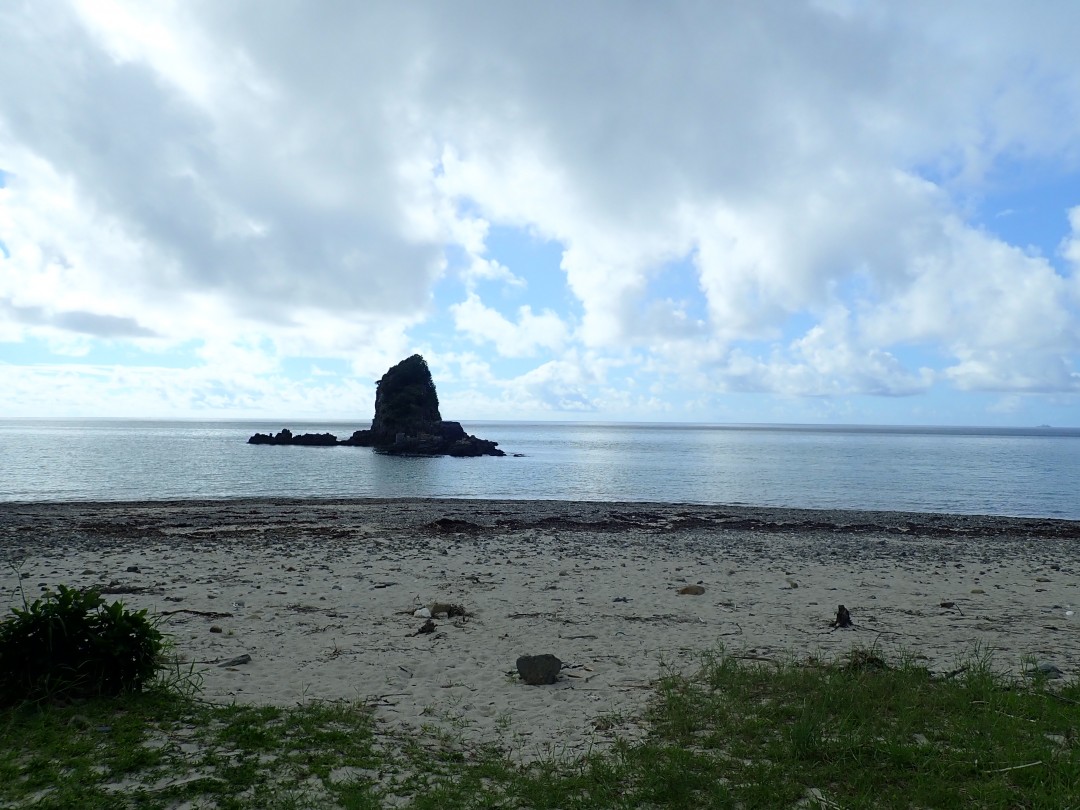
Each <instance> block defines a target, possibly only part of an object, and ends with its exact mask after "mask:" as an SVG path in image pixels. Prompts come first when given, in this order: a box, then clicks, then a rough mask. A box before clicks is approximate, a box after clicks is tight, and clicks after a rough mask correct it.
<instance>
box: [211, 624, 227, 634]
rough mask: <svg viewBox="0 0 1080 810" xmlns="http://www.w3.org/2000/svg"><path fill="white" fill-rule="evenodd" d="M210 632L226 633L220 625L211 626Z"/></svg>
mask: <svg viewBox="0 0 1080 810" xmlns="http://www.w3.org/2000/svg"><path fill="white" fill-rule="evenodd" d="M210 632H211V633H224V632H225V631H224V630H222V629H221V626H220V625H217V624H215V625H211V627H210Z"/></svg>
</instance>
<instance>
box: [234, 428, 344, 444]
mask: <svg viewBox="0 0 1080 810" xmlns="http://www.w3.org/2000/svg"><path fill="white" fill-rule="evenodd" d="M248 444H300V445H305V446H307V447H333V446H334V445H337V444H340V442H339V441H338V437H337V436H335V435H334V434H333V433H301V434H300V435H299V436H294V435H293V432H292V431H291V430H289V429H288V428H284V429H283V430H281V431H280V432H279V433H277V434H270V433H256V434H255V435H254V436H252V437H251V438H250V439H248Z"/></svg>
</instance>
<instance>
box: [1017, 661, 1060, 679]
mask: <svg viewBox="0 0 1080 810" xmlns="http://www.w3.org/2000/svg"><path fill="white" fill-rule="evenodd" d="M1024 674H1025V675H1027V676H1028V677H1029V678H1046V679H1048V680H1051V681H1054V680H1057V679H1058V678H1064V677H1065V673H1064V672H1062V671H1061V670H1060V669H1059V668H1058V667H1056V666H1054V665H1053V664H1051V663H1049V662H1047V661H1042V662H1040V663H1038V664H1036V665H1035V666H1033V667H1028V668H1027V669H1025V670H1024Z"/></svg>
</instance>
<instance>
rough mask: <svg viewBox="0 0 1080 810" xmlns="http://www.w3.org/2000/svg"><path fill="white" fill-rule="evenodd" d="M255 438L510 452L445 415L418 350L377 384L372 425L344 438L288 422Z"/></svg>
mask: <svg viewBox="0 0 1080 810" xmlns="http://www.w3.org/2000/svg"><path fill="white" fill-rule="evenodd" d="M248 443H249V444H296V445H306V446H309V447H329V446H334V445H339V444H341V445H347V446H350V447H373V448H375V451H376V452H379V453H387V454H390V455H401V456H443V455H449V456H504V455H506V454H505V453H504V452H503V451H502V450H500V449H499V447H498V444H497V443H496V442H492V441H488V440H486V439H478V438H477V437H476V436H471V435H469V434H468V433H466V432H465V429H464V428H462V427H461V424H460V423H458V422H448V421H444V420H443V418H442V414H441V413H439V395H438V393H436V391H435V381H434V380H432V379H431V371H430V370H429V369H428V365H427V362H426V361H425V360H424V358H423V357H421V356H420V355H418V354H414V355H413V356H412V357H408V358H406V359H405V360H402V361H401V362H400V363H398V364H397V365H396V366H393V367H392V368H391V369H390V370H389V371H387V372H386V374H384V375H383V376H382V379H381V380H379V383H378V387H377V388H376V389H375V416H374V418H373V419H372V420H371V427H370V428H368V429H367V430H358V431H356V432H355V433H353V434H352V436H350V437H349V438H348V439H344V440H339V439H338V438H337V437H336V436H334V435H333V434H331V433H302V434H300V435H294V434H293V433H292V431H290V430H289V429H288V428H285V429H284V430H282V431H280V432H279V433H277V434H269V433H256V434H255V435H254V436H252V437H251V438H250V439H248Z"/></svg>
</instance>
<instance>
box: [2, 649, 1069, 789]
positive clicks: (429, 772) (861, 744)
mask: <svg viewBox="0 0 1080 810" xmlns="http://www.w3.org/2000/svg"><path fill="white" fill-rule="evenodd" d="M646 722H647V724H648V734H647V736H646V738H645V739H644V740H643V741H642V742H639V743H634V744H630V743H627V742H625V741H616V743H615V744H614V746H613V747H612V748H610V750H608V751H606V752H604V753H599V754H593V755H590V756H587V757H584V758H582V759H578V760H573V761H567V760H563V759H556V758H552V759H550V760H547V761H541V762H537V763H534V764H532V765H529V766H525V767H522V766H518V765H516V764H514V763H513V762H512V761H511V760H510V758H509V756H508V755H507V753H506V752H502V751H500V750H498V749H496V748H494V747H492V746H479V747H468V746H465V745H464V744H462V743H461V742H460V741H455V740H454V739H451V738H446V737H444V738H439V739H435V738H430V739H428V738H424V737H423V736H415V735H409V736H406V735H403V734H398V733H395V732H392V731H388V730H387V729H384V728H380V727H378V726H377V724H376V723H375V721H374V720H373V718H372V716H371V712H370V711H369V710H368V709H367V708H366V707H364V706H363V705H361V704H356V703H311V704H308V705H303V706H298V707H293V708H288V709H283V708H277V707H266V706H244V705H231V706H219V705H210V704H206V703H202V702H200V701H198V700H196V699H194V698H193V697H192V696H191V694H190V693H189V692H186V691H184V690H179V689H175V688H160V687H159V688H154V689H150V690H149V691H146V692H144V693H140V694H130V695H123V696H120V697H116V698H108V699H106V698H94V699H89V700H85V701H81V702H78V703H74V704H69V705H63V706H58V705H23V706H19V707H14V708H7V709H3V710H0V806H2V807H20V806H30V805H33V806H34V807H46V808H47V807H57V808H60V807H87V808H121V807H130V808H141V807H167V806H172V805H178V804H182V803H185V802H189V803H191V804H192V805H193V806H196V807H207V808H209V807H216V808H264V807H265V808H304V807H339V808H347V809H349V810H366V809H367V808H376V807H381V806H385V805H387V804H390V803H404V804H405V805H406V806H410V807H414V808H440V809H441V808H481V807H484V808H488V807H492V808H495V807H503V808H522V809H523V810H524V808H529V809H530V810H555V808H560V809H561V810H573V808H594V807H599V808H637V807H655V808H695V810H696V808H702V807H716V808H725V807H740V808H756V807H761V808H768V807H794V806H797V805H800V803H802V805H804V806H809V807H814V806H818V807H843V808H871V807H874V808H878V807H884V808H889V807H897V808H910V807H1030V808H1044V807H1045V808H1051V807H1068V806H1075V802H1076V796H1080V741H1078V731H1080V685H1078V684H1077V683H1076V682H1071V683H1066V684H1064V685H1063V686H1058V687H1053V686H1052V684H1050V683H1048V682H1047V681H1045V680H1039V679H1034V680H1031V679H1029V680H1024V681H1019V680H1012V679H1008V678H1005V677H1003V676H1000V675H998V674H995V673H994V671H993V669H992V667H991V662H990V660H989V657H988V656H986V655H984V654H979V653H978V652H977V653H976V655H974V656H972V658H971V660H969V661H967V662H966V663H965V664H964V666H963V667H961V668H959V669H958V670H957V672H956V673H954V674H953V675H952V676H951V677H935V676H933V675H931V673H929V672H928V671H927V670H926V669H925V668H922V667H919V666H917V665H916V664H915V663H913V662H910V661H901V662H898V663H891V662H887V661H885V660H884V659H883V658H882V657H881V656H880V655H879V654H878V653H877V651H875V650H855V651H853V652H852V653H851V654H850V655H848V656H846V657H844V658H843V659H842V660H839V661H836V662H832V663H828V664H823V663H821V662H813V661H812V662H802V663H800V662H794V661H792V662H788V663H781V664H771V663H761V662H749V663H748V662H744V661H741V660H739V659H737V658H736V657H733V656H729V655H726V654H724V653H722V652H720V653H714V654H711V655H708V656H705V658H704V665H703V667H702V670H701V672H700V673H698V674H697V675H696V676H694V677H681V676H670V677H665V678H663V679H662V680H661V681H659V682H658V684H657V688H656V694H655V697H654V699H653V702H652V704H651V706H650V709H649V712H648V714H647V718H646Z"/></svg>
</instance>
